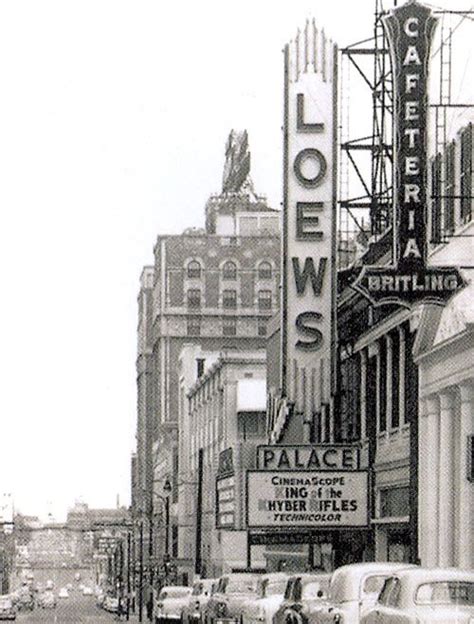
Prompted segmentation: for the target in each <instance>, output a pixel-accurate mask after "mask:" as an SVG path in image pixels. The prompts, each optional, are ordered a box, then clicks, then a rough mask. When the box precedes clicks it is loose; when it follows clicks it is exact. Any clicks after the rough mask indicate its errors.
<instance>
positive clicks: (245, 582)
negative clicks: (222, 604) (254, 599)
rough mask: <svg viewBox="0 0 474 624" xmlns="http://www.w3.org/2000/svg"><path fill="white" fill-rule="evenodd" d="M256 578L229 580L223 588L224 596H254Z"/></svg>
mask: <svg viewBox="0 0 474 624" xmlns="http://www.w3.org/2000/svg"><path fill="white" fill-rule="evenodd" d="M257 580H258V579H257V578H253V577H250V578H236V579H233V578H230V579H229V581H228V583H227V584H226V587H225V593H226V594H255V593H256V591H257Z"/></svg>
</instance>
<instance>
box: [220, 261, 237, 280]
mask: <svg viewBox="0 0 474 624" xmlns="http://www.w3.org/2000/svg"><path fill="white" fill-rule="evenodd" d="M222 277H223V278H224V279H225V280H235V279H237V265H236V264H235V262H231V261H230V260H229V261H228V262H226V263H225V264H224V266H223V267H222Z"/></svg>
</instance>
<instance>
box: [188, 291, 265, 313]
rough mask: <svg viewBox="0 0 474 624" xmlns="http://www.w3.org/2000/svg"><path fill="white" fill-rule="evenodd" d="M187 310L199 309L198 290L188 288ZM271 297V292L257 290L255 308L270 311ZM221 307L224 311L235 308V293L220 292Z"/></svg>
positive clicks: (200, 300)
mask: <svg viewBox="0 0 474 624" xmlns="http://www.w3.org/2000/svg"><path fill="white" fill-rule="evenodd" d="M186 303H187V306H188V308H193V309H199V308H201V305H202V296H201V291H200V290H199V288H190V289H189V290H188V291H187V293H186ZM272 303H273V296H272V291H271V290H259V291H258V294H257V308H258V309H259V310H271V309H272ZM222 307H223V308H224V309H226V310H235V309H236V308H237V291H236V290H234V289H230V288H229V289H226V290H223V291H222Z"/></svg>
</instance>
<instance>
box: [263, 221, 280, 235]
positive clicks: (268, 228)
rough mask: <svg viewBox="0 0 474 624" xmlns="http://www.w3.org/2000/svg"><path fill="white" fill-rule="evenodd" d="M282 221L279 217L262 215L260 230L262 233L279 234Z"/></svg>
mask: <svg viewBox="0 0 474 624" xmlns="http://www.w3.org/2000/svg"><path fill="white" fill-rule="evenodd" d="M279 229H280V221H279V219H278V217H262V218H261V219H260V231H261V233H262V234H278V231H279Z"/></svg>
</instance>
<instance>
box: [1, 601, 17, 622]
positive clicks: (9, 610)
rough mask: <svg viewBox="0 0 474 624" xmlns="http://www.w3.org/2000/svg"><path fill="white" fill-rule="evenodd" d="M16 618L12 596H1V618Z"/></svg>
mask: <svg viewBox="0 0 474 624" xmlns="http://www.w3.org/2000/svg"><path fill="white" fill-rule="evenodd" d="M14 619H16V609H15V606H14V604H13V600H12V599H11V597H10V596H0V620H14Z"/></svg>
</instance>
